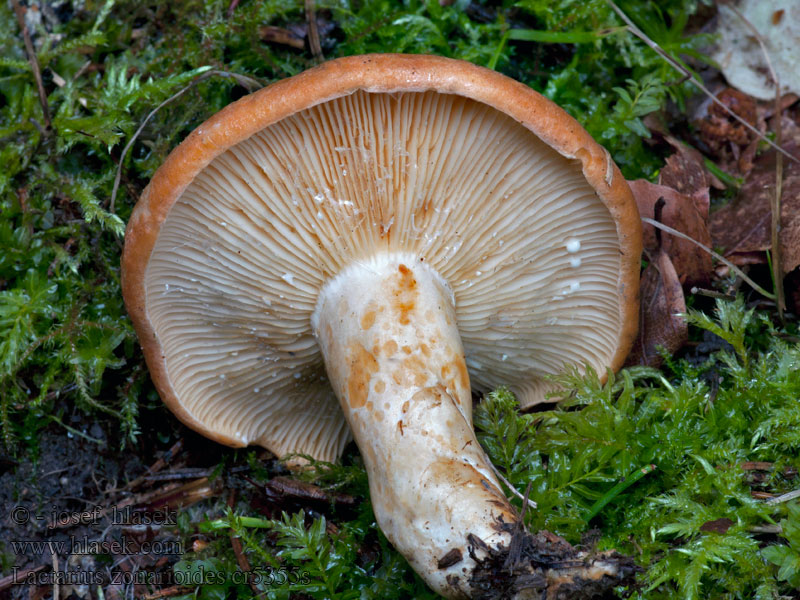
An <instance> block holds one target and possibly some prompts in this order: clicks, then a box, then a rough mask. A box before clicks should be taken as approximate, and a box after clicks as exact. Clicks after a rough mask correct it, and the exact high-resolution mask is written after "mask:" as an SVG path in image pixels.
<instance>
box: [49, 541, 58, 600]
mask: <svg viewBox="0 0 800 600" xmlns="http://www.w3.org/2000/svg"><path fill="white" fill-rule="evenodd" d="M49 545H50V554H51V556H52V557H53V600H58V597H59V595H60V589H59V587H58V579H59V571H58V554H56V551H55V544H54V543H53V542H50V543H49Z"/></svg>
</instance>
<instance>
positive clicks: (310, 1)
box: [305, 0, 325, 62]
mask: <svg viewBox="0 0 800 600" xmlns="http://www.w3.org/2000/svg"><path fill="white" fill-rule="evenodd" d="M305 5H306V21H308V47H309V48H310V49H311V54H313V55H314V58H315V59H316V60H317V61H319V62H322V61H323V60H325V57H324V56H323V55H322V45H321V44H320V42H319V29H318V28H317V13H316V10H315V9H314V0H305Z"/></svg>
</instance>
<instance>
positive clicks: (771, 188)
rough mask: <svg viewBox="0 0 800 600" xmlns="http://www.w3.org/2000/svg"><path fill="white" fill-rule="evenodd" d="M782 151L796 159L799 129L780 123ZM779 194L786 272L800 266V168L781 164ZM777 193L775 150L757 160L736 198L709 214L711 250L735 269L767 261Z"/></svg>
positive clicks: (794, 165)
mask: <svg viewBox="0 0 800 600" xmlns="http://www.w3.org/2000/svg"><path fill="white" fill-rule="evenodd" d="M783 139H784V140H785V142H784V144H783V147H784V148H785V149H786V150H787V151H789V152H790V153H791V154H793V155H794V156H797V157H798V158H800V127H798V125H797V124H796V123H793V122H792V121H790V120H788V119H784V123H783ZM783 169H784V170H783V174H784V179H783V193H782V195H781V231H780V241H781V267H782V269H783V272H784V273H788V272H790V271H792V270H794V269H795V268H796V267H797V266H798V265H800V164H797V163H795V162H792V161H784V163H783ZM774 194H775V151H774V150H770V151H768V152H765V153H764V154H762V155H761V156H759V157H758V158H756V159H755V162H754V166H753V170H752V171H751V172H750V175H749V176H748V178H747V181H745V183H744V185H743V186H742V188H741V189H740V190H739V194H738V195H737V197H736V199H735V200H734V201H733V202H731V203H730V204H728V205H727V206H724V207H722V208H721V209H719V210H718V211H716V212H714V213H713V214H712V215H711V218H710V220H709V229H710V231H711V239H712V240H713V242H714V246H715V247H720V248H722V249H723V254H724V256H725V258H727V259H728V260H730V261H731V262H733V263H734V264H737V265H742V264H753V263H754V262H759V263H765V262H766V260H767V259H766V254H765V252H766V251H767V250H769V249H770V247H771V243H770V236H771V231H770V218H771V208H770V201H771V199H772V196H773V195H774Z"/></svg>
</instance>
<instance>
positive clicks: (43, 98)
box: [11, 0, 52, 132]
mask: <svg viewBox="0 0 800 600" xmlns="http://www.w3.org/2000/svg"><path fill="white" fill-rule="evenodd" d="M11 5H12V6H13V7H14V13H16V15H17V23H19V28H20V30H21V31H22V38H23V39H24V40H25V52H26V53H27V55H28V62H29V63H31V69H32V70H33V78H34V79H35V80H36V89H37V90H38V91H39V104H41V105H42V113H44V128H45V132H47V131H48V130H50V129H51V127H52V122H51V121H50V108H49V107H48V106H47V93H46V92H45V91H44V82H43V81H42V71H41V69H40V68H39V61H38V60H37V58H36V50H34V48H33V42H32V41H31V33H30V31H28V25H27V24H26V23H25V9H24V8H23V7H22V6H21V5H20V3H19V0H11Z"/></svg>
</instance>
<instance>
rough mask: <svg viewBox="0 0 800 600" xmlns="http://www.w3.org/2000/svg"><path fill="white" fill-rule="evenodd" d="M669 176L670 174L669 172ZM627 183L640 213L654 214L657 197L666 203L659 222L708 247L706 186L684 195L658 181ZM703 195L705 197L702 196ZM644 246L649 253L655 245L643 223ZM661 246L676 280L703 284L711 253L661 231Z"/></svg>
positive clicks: (684, 283)
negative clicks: (655, 182)
mask: <svg viewBox="0 0 800 600" xmlns="http://www.w3.org/2000/svg"><path fill="white" fill-rule="evenodd" d="M670 177H672V175H670ZM628 184H629V185H630V187H631V190H632V191H633V195H634V196H635V197H636V204H637V206H638V207H639V214H640V215H641V216H642V217H649V218H651V219H652V218H653V217H654V207H655V204H656V202H657V201H658V199H659V198H664V200H665V201H666V204H665V205H664V210H663V213H662V223H664V225H668V226H669V227H672V228H673V229H677V230H678V231H680V232H681V233H685V234H686V235H688V236H689V237H690V238H692V239H694V240H696V241H698V242H699V243H701V244H703V245H704V246H707V247H711V236H710V235H709V232H708V227H707V224H706V223H707V219H708V200H707V194H708V188H706V192H705V195H703V194H699V195H698V194H696V195H694V196H687V195H685V194H681V193H680V192H678V191H676V190H675V189H673V188H671V187H667V186H665V185H657V184H654V183H650V182H649V181H645V180H643V179H637V180H635V181H629V182H628ZM704 198H705V199H704ZM644 247H645V248H646V249H647V250H649V251H650V252H651V253H653V252H655V251H656V249H657V243H656V237H655V230H654V228H653V227H652V226H651V225H648V224H645V225H644ZM663 247H664V250H665V251H666V253H667V254H668V255H669V257H670V259H671V262H672V265H673V266H674V270H675V271H676V273H677V276H678V280H679V281H680V283H681V284H683V285H684V286H687V287H690V286H696V285H705V284H706V283H707V282H708V280H709V277H710V274H711V269H712V267H711V256H710V255H709V254H708V253H707V252H704V251H703V250H702V249H700V248H698V247H697V246H696V245H695V244H692V243H691V242H689V241H687V240H682V239H676V238H673V237H672V236H670V235H669V234H664V241H663Z"/></svg>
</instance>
